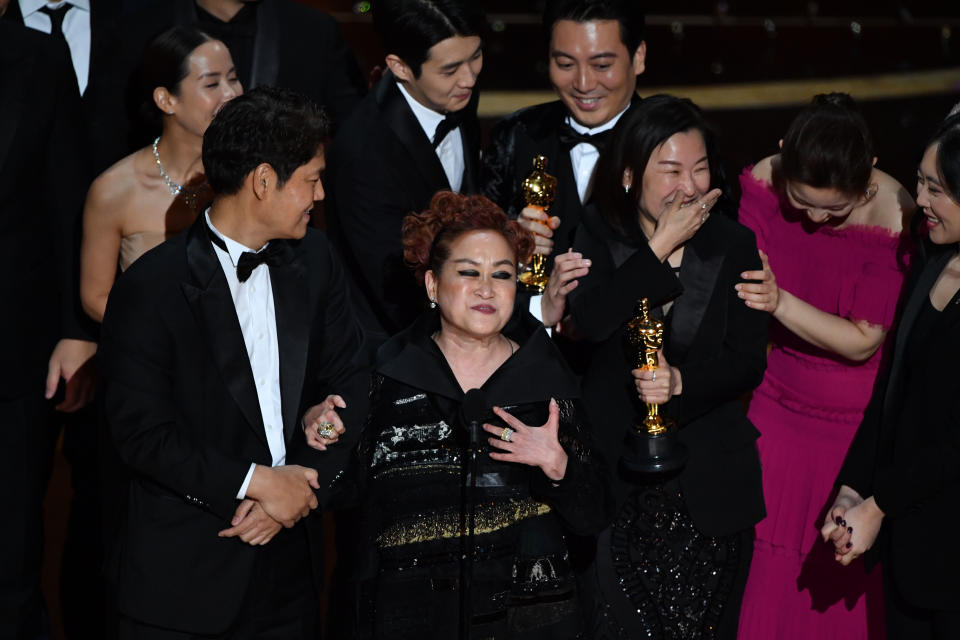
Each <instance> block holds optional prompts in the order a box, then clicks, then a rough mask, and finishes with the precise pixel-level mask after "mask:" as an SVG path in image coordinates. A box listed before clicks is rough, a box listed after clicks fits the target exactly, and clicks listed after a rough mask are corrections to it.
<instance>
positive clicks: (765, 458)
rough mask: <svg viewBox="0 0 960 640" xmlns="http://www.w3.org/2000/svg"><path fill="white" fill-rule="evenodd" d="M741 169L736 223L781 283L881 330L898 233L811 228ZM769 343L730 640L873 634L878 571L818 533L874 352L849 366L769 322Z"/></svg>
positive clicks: (897, 268)
mask: <svg viewBox="0 0 960 640" xmlns="http://www.w3.org/2000/svg"><path fill="white" fill-rule="evenodd" d="M750 169H751V168H750V167H748V168H747V169H745V170H744V172H743V174H742V175H741V177H740V184H741V186H742V188H743V196H742V199H741V201H740V222H741V223H743V224H745V225H746V226H748V227H750V228H751V229H752V230H753V231H754V232H755V233H756V234H757V245H758V246H759V248H760V249H762V250H763V251H764V252H766V253H767V254H768V256H769V259H770V267H771V269H772V270H773V273H774V274H775V275H776V277H777V283H778V284H779V285H780V287H781V288H783V289H784V290H785V291H789V292H790V293H792V294H794V295H795V296H797V297H798V298H800V299H801V300H804V301H805V302H808V303H810V304H812V305H814V306H815V307H817V308H818V309H821V310H823V311H826V312H827V313H831V314H835V315H839V316H841V317H844V318H849V319H851V320H866V321H867V322H870V323H871V324H877V325H882V326H884V327H886V328H889V327H890V325H891V324H892V322H893V319H894V312H895V309H896V304H897V298H898V296H899V293H900V289H901V285H902V284H903V278H904V275H905V267H904V248H905V242H906V240H905V239H904V238H905V236H898V235H894V234H891V233H890V232H889V231H888V230H886V229H883V228H880V227H866V226H859V227H849V228H845V229H842V230H836V229H834V228H832V227H827V226H819V227H817V226H814V225H812V224H811V223H809V221H807V220H806V215H805V214H804V213H803V212H802V211H798V210H796V209H793V208H792V207H790V205H789V204H788V203H787V202H786V201H785V200H781V198H780V197H779V196H778V195H777V194H776V193H775V192H774V191H773V190H772V188H771V187H770V185H768V184H766V183H763V182H760V181H758V180H757V179H756V178H754V177H753V175H752V174H751V173H750ZM770 340H771V343H772V348H771V351H770V354H769V357H768V359H767V371H766V375H765V376H764V379H763V382H762V383H761V384H760V386H759V387H758V388H757V390H756V391H755V392H754V394H753V398H752V400H751V402H750V409H749V412H748V416H749V418H750V420H751V421H752V422H753V424H754V425H756V427H757V429H759V430H760V433H761V437H760V439H759V440H758V441H757V445H758V447H759V449H760V461H761V464H762V465H763V494H764V499H765V500H766V505H767V517H766V518H765V519H764V520H762V521H761V522H760V523H759V524H757V527H756V533H757V538H756V544H755V546H754V551H753V562H752V564H751V566H750V576H749V578H748V580H747V587H746V592H745V594H744V600H743V608H742V610H741V615H740V627H739V637H740V638H741V639H745V640H754V639H756V640H772V639H776V640H787V639H790V638H797V639H804V640H806V639H808V638H816V639H817V640H825V639H827V638H842V639H843V640H857V639H859V638H871V639H874V638H883V637H884V630H883V595H882V590H881V580H880V570H879V568H876V569H874V571H873V572H871V573H870V574H869V575H868V574H867V573H866V572H865V571H864V568H863V563H862V561H857V562H856V563H855V564H854V565H852V566H850V567H842V566H840V565H838V564H837V563H836V562H834V560H833V554H832V553H831V549H830V547H828V545H826V544H824V543H823V542H822V541H821V540H820V537H819V530H820V526H821V524H822V522H823V517H824V514H825V512H826V509H827V508H829V506H830V504H832V500H833V482H834V480H835V478H836V477H837V472H838V471H839V469H840V466H841V464H842V463H843V459H844V456H845V455H846V453H847V448H848V447H849V446H850V442H851V441H852V440H853V436H854V433H855V432H856V430H857V427H858V426H859V424H860V420H861V418H862V417H863V412H864V409H865V408H866V406H867V403H868V401H869V400H870V396H871V394H872V392H873V384H874V379H875V378H876V376H877V370H878V368H879V366H880V359H881V357H882V354H881V351H882V350H878V351H877V353H875V354H874V355H873V356H872V357H871V358H870V359H869V360H867V361H866V362H852V361H849V360H846V359H844V358H842V357H840V356H837V355H834V354H831V353H829V352H827V351H824V350H822V349H819V348H817V347H814V346H813V345H811V344H809V343H807V342H806V341H804V340H802V339H801V338H799V337H797V336H796V335H794V334H793V333H791V332H790V331H789V330H787V329H786V328H784V327H783V326H782V325H781V324H780V323H778V322H773V323H771V325H770Z"/></svg>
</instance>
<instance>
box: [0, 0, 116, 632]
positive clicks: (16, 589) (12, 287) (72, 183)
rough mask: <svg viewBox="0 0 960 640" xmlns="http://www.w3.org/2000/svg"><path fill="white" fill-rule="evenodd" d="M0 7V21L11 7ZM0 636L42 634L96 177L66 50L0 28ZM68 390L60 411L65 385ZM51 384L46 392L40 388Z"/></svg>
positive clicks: (81, 350)
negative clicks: (51, 521)
mask: <svg viewBox="0 0 960 640" xmlns="http://www.w3.org/2000/svg"><path fill="white" fill-rule="evenodd" d="M6 4H7V2H6V0H0V14H2V13H3V10H4V9H5V8H6ZM0 43H3V44H2V46H0V242H2V245H3V248H4V249H3V252H2V253H0V269H2V272H3V273H4V274H5V275H4V282H3V284H2V285H0V289H2V291H3V300H4V304H5V305H7V309H6V311H5V313H3V314H0V335H2V336H3V338H2V340H3V342H2V345H0V350H2V352H3V366H2V367H0V424H2V428H0V482H3V483H4V484H3V486H5V487H8V488H9V490H8V491H6V492H5V498H4V507H5V510H6V512H7V514H8V515H7V517H6V518H5V519H4V526H3V527H2V528H0V637H2V638H17V639H20V638H29V639H30V640H33V639H34V638H36V637H37V636H38V634H39V633H40V629H39V627H40V619H41V599H40V561H41V552H42V549H43V546H42V545H43V536H42V504H43V494H44V491H45V488H46V482H47V477H48V475H49V471H50V461H51V455H52V452H53V445H54V439H55V436H56V433H57V429H56V426H57V423H58V422H59V419H57V418H56V416H55V413H54V409H55V408H56V409H59V410H60V411H66V412H72V411H75V410H77V409H79V408H81V407H83V406H84V405H85V404H87V403H88V402H89V401H90V399H91V396H92V392H93V379H94V376H93V374H92V368H93V367H92V361H91V358H92V357H93V355H94V353H95V352H96V350H97V346H96V343H95V342H93V337H92V333H91V331H90V327H89V325H87V324H86V323H85V322H84V319H85V316H84V314H83V311H82V310H81V308H80V304H79V290H78V283H77V278H76V264H75V263H76V258H77V246H78V242H77V233H78V231H79V217H80V212H81V210H82V207H83V198H84V195H85V193H86V189H87V185H88V181H89V176H88V174H87V171H86V166H87V163H86V155H85V149H84V146H83V142H82V140H83V135H82V119H81V114H80V97H79V93H78V92H77V84H76V80H75V79H74V75H73V71H72V69H71V68H70V58H69V56H68V55H67V51H66V48H65V47H63V46H62V45H61V44H58V43H56V42H54V41H53V40H51V39H50V37H49V36H47V35H44V34H41V33H39V32H37V31H34V30H31V29H27V28H25V27H23V26H22V25H19V24H16V23H15V22H14V21H9V20H0ZM61 378H62V379H63V380H64V381H65V382H66V385H65V387H64V390H65V394H64V397H63V398H62V400H61V401H59V403H58V404H56V407H55V406H54V404H55V401H53V400H52V399H53V398H54V395H55V392H56V391H57V387H58V383H59V380H60V379H61ZM44 388H46V391H45V392H44Z"/></svg>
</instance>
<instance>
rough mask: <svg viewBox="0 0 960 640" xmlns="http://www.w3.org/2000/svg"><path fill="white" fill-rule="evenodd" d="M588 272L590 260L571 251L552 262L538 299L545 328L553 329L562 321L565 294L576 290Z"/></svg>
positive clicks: (565, 299)
mask: <svg viewBox="0 0 960 640" xmlns="http://www.w3.org/2000/svg"><path fill="white" fill-rule="evenodd" d="M589 272H590V260H589V259H588V258H584V257H583V254H582V253H574V252H573V249H570V250H568V251H567V252H566V253H561V254H560V255H558V256H557V257H556V258H554V260H553V269H551V270H550V280H549V281H548V282H547V288H546V290H545V291H544V292H543V297H542V298H540V314H541V317H542V318H543V324H544V326H546V327H554V326H556V325H557V324H559V323H560V321H561V320H562V319H563V315H564V310H565V309H566V305H567V294H568V293H570V292H571V291H573V290H574V289H576V288H577V285H578V284H579V281H578V280H577V278H582V277H583V276H585V275H587V273H589Z"/></svg>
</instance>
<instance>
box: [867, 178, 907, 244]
mask: <svg viewBox="0 0 960 640" xmlns="http://www.w3.org/2000/svg"><path fill="white" fill-rule="evenodd" d="M871 182H872V183H874V184H876V185H877V194H876V195H875V196H874V197H873V199H872V201H871V203H870V209H869V211H868V219H869V223H870V224H871V225H873V226H878V227H883V228H884V229H887V230H889V231H892V232H893V233H900V232H901V231H903V228H904V221H905V220H907V219H908V218H909V216H910V215H911V214H912V213H913V210H914V208H916V203H915V202H914V201H913V197H912V196H911V195H910V192H909V191H907V190H906V189H905V188H904V186H903V185H902V184H900V183H899V182H898V181H897V180H896V179H895V178H893V177H892V176H890V175H888V174H886V173H884V172H883V171H880V170H879V169H875V170H874V171H873V175H872V176H871Z"/></svg>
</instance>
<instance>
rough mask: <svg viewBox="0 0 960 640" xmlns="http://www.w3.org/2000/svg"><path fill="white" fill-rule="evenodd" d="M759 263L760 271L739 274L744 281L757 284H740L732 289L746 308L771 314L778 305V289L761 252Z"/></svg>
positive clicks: (771, 271)
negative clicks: (761, 267) (761, 266)
mask: <svg viewBox="0 0 960 640" xmlns="http://www.w3.org/2000/svg"><path fill="white" fill-rule="evenodd" d="M760 262H761V264H762V265H763V269H762V270H760V271H744V272H743V273H741V274H740V277H741V278H743V279H744V280H756V281H757V282H741V283H739V284H737V285H736V287H734V288H735V289H736V290H737V295H738V296H740V297H741V298H742V299H743V301H744V303H746V305H747V306H748V307H750V308H751V309H757V310H758V311H766V312H767V313H770V314H773V313H775V312H776V311H777V307H778V306H779V305H780V287H778V286H777V278H776V276H774V275H773V270H772V269H770V260H769V258H767V254H765V253H764V252H763V251H761V252H760Z"/></svg>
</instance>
